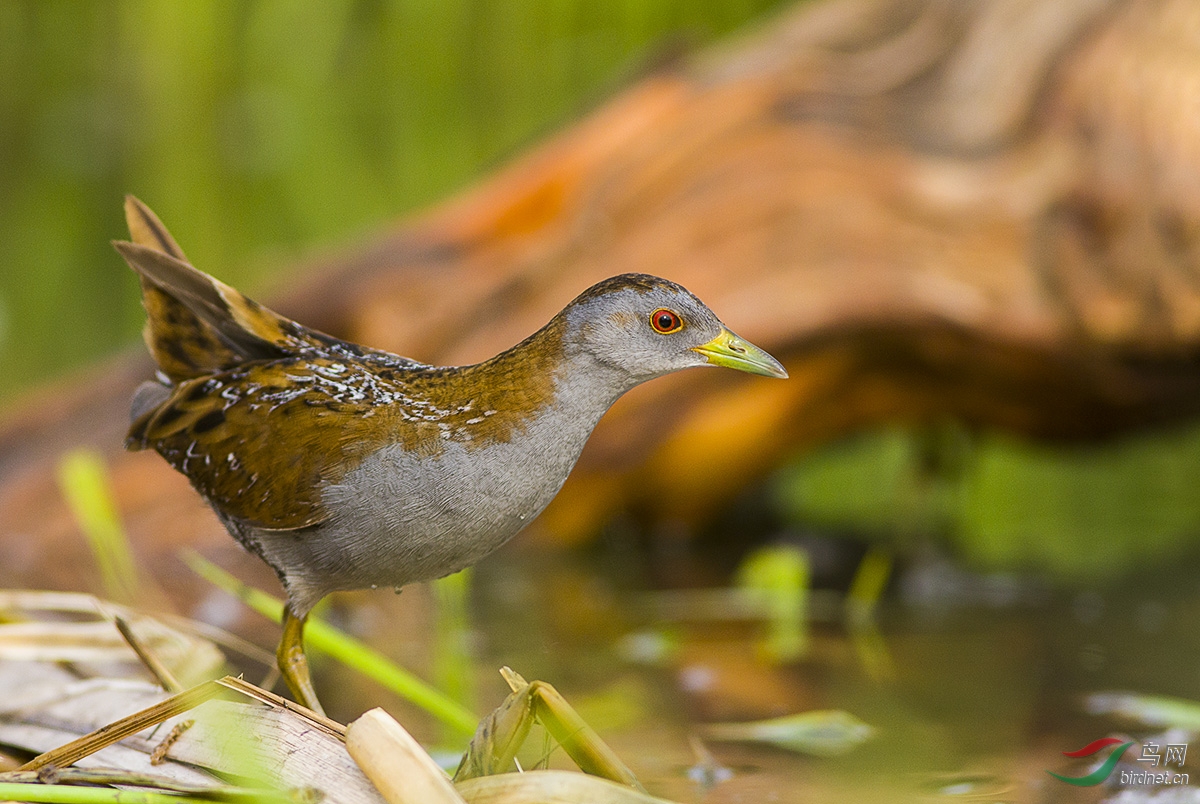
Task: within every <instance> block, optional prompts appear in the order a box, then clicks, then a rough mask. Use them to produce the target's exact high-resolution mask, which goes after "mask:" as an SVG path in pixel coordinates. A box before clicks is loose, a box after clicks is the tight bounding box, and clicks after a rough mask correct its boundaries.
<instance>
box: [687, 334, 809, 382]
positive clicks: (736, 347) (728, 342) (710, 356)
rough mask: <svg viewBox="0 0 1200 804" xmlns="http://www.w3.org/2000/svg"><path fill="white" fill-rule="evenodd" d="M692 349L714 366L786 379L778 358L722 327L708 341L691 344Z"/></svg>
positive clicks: (785, 372) (784, 370) (785, 373)
mask: <svg viewBox="0 0 1200 804" xmlns="http://www.w3.org/2000/svg"><path fill="white" fill-rule="evenodd" d="M692 351H694V352H699V353H700V354H702V355H704V358H705V359H706V360H707V361H708V362H709V363H712V364H713V365H714V366H724V367H725V368H731V369H737V370H738V371H746V372H749V373H750V374H761V375H763V376H764V377H779V378H783V379H786V378H787V375H788V373H787V370H786V369H784V367H783V365H782V364H780V362H779V361H778V360H776V359H775V358H773V357H771V356H770V355H769V354H767V353H766V352H764V351H763V350H762V349H759V348H758V347H757V346H755V345H754V344H752V343H750V341H745V340H742V339H741V338H739V337H738V336H737V335H734V334H733V333H732V332H730V331H729V330H727V329H722V330H721V334H720V335H718V336H717V337H715V338H713V339H712V340H711V341H709V342H708V343H706V344H702V345H701V346H693V347H692Z"/></svg>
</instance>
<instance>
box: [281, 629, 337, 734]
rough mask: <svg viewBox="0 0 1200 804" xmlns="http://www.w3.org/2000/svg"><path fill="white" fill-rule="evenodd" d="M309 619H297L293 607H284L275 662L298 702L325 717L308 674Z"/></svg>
mask: <svg viewBox="0 0 1200 804" xmlns="http://www.w3.org/2000/svg"><path fill="white" fill-rule="evenodd" d="M307 619H308V615H305V616H303V617H297V616H296V615H295V614H294V613H292V608H291V606H284V607H283V636H282V638H280V640H279V649H278V650H277V651H276V652H275V660H276V661H277V662H278V663H279V672H280V673H282V674H283V680H284V681H286V682H287V685H288V689H290V690H291V691H292V695H294V696H295V697H296V700H297V701H298V702H300V703H301V704H303V705H304V706H307V707H308V708H309V709H311V710H313V711H314V712H316V713H318V714H321V715H323V714H325V710H324V709H322V708H321V702H320V701H318V700H317V691H316V690H315V689H313V683H312V676H310V675H309V673H308V658H307V657H306V656H305V655H304V622H305V621H306V620H307Z"/></svg>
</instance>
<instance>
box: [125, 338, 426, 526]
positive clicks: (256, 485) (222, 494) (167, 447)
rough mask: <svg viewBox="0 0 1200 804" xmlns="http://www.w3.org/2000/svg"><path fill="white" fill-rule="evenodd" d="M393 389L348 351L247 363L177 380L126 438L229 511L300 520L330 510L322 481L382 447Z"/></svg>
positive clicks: (283, 522)
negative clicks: (376, 429)
mask: <svg viewBox="0 0 1200 804" xmlns="http://www.w3.org/2000/svg"><path fill="white" fill-rule="evenodd" d="M331 378H332V379H331ZM396 393H397V387H396V386H393V385H391V384H390V383H389V382H388V381H387V380H386V379H385V378H383V377H381V376H380V375H379V374H376V373H374V372H371V371H370V370H368V369H365V368H363V367H361V366H358V365H355V364H352V363H349V362H348V361H347V362H340V361H334V360H326V359H314V360H304V359H300V358H290V359H286V360H277V361H272V362H266V363H257V364H249V365H245V366H241V367H239V368H237V369H234V370H231V371H227V372H223V373H220V374H214V375H211V376H208V377H199V378H196V379H192V380H187V381H185V382H183V383H181V384H179V385H178V386H177V387H176V388H175V389H174V392H173V393H172V394H171V396H170V398H168V399H167V400H166V401H165V402H164V403H162V404H161V405H160V406H158V407H157V408H156V409H155V410H153V411H151V412H149V413H148V414H146V415H144V416H142V417H141V418H140V419H139V420H137V421H136V422H134V424H133V426H132V427H131V428H130V432H129V437H128V439H127V441H126V445H127V446H128V447H129V448H131V449H153V450H156V451H157V452H158V453H159V454H160V455H162V456H163V458H165V459H166V460H167V462H168V463H170V464H171V465H172V466H173V467H175V469H177V470H178V471H179V472H181V473H182V474H184V475H185V476H186V477H187V478H188V480H190V481H191V483H192V485H193V486H194V487H195V489H196V490H197V491H198V492H200V494H202V495H203V496H204V497H205V498H206V499H207V500H208V501H209V502H210V503H211V504H212V505H213V506H214V507H216V508H217V509H218V510H220V511H221V512H222V513H224V514H226V515H228V516H231V517H233V518H235V519H237V520H239V521H241V522H245V523H247V524H250V525H253V526H255V527H259V528H269V529H293V528H303V527H307V526H310V525H315V524H317V523H319V522H321V521H323V520H324V519H325V517H326V512H325V511H324V510H323V508H322V506H321V502H320V496H319V487H320V485H321V483H322V481H335V480H337V479H339V478H340V477H341V475H342V474H344V473H345V472H346V471H348V470H349V469H351V468H353V467H354V466H356V465H357V464H358V462H359V461H360V460H361V459H362V458H363V457H364V456H365V455H367V454H369V453H370V452H371V451H372V450H373V449H375V448H377V446H378V443H379V442H378V439H377V438H372V432H373V431H372V425H374V424H375V423H376V419H375V416H374V414H375V412H376V411H377V410H378V407H379V405H381V404H382V403H383V400H384V397H385V396H387V395H389V394H391V395H395V394H396ZM413 427H414V428H415V427H416V425H413Z"/></svg>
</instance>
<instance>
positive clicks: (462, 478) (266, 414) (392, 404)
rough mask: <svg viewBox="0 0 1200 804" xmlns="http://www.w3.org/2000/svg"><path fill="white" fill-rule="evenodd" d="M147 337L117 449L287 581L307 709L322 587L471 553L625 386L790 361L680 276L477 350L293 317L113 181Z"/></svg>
mask: <svg viewBox="0 0 1200 804" xmlns="http://www.w3.org/2000/svg"><path fill="white" fill-rule="evenodd" d="M125 216H126V221H127V223H128V226H129V230H130V235H131V240H132V242H127V241H114V243H113V245H114V247H115V248H116V250H117V251H118V252H119V253H120V255H121V256H122V257H123V258H124V259H125V261H126V262H127V263H128V264H129V266H130V267H131V268H132V269H133V270H134V272H135V273H136V274H137V276H138V279H139V281H140V284H141V294H142V304H143V306H144V307H145V310H146V324H145V327H144V329H143V339H144V341H145V343H146V346H147V348H148V349H149V351H150V354H151V356H152V357H153V358H154V361H155V363H156V364H157V371H156V373H155V377H154V379H152V380H147V381H145V382H143V383H142V384H141V385H140V386H139V387H138V389H137V391H136V392H135V393H134V396H133V399H132V402H131V406H130V420H131V423H130V427H129V431H128V435H127V437H126V441H125V446H126V448H127V449H130V450H135V451H136V450H154V451H155V452H157V453H158V454H159V455H161V456H162V457H163V458H164V459H165V460H166V461H167V463H168V464H170V465H171V466H172V467H173V468H174V469H176V470H177V471H179V472H180V473H182V474H183V475H184V476H186V477H187V479H188V480H189V481H190V483H191V485H192V487H193V488H194V489H195V490H196V491H197V492H198V493H199V494H200V496H201V497H202V498H203V499H204V500H205V501H206V502H207V503H208V505H209V506H210V507H211V508H212V509H213V511H214V512H215V513H216V515H217V517H218V519H219V520H220V521H221V523H222V524H223V525H224V526H225V528H226V529H227V530H228V531H229V533H230V534H231V535H232V536H233V537H234V538H235V539H237V541H239V542H240V543H241V544H242V545H243V546H244V547H245V548H246V549H248V550H249V551H250V552H252V553H255V554H256V555H258V556H259V557H260V558H261V559H262V560H263V561H265V562H266V563H267V564H268V565H269V566H270V567H271V568H272V569H273V570H274V571H275V573H276V575H277V576H278V577H279V580H280V583H281V584H282V586H283V588H284V590H285V591H286V603H285V605H284V611H283V621H282V636H281V639H280V642H279V647H278V650H277V652H276V658H277V661H278V664H279V669H280V673H281V675H282V677H283V679H284V680H285V682H286V683H287V686H288V687H289V689H290V690H291V692H292V694H293V695H294V696H295V698H296V700H297V701H298V702H299V703H301V704H302V705H304V706H306V707H308V708H309V709H311V710H313V711H315V712H318V713H323V711H324V710H323V709H322V707H321V704H320V701H319V700H318V698H317V694H316V690H315V688H314V686H313V683H312V679H311V675H310V672H309V668H308V662H307V658H306V656H305V653H304V641H303V634H304V625H305V622H306V620H307V617H308V615H309V613H310V612H311V611H312V608H313V606H315V605H316V604H317V602H318V601H320V600H321V599H322V598H324V597H325V596H326V595H328V594H330V593H332V592H336V591H341V590H352V589H366V588H375V587H389V588H396V589H399V588H400V587H402V586H404V585H407V584H410V583H414V582H419V581H428V580H433V579H437V578H440V577H443V576H446V575H450V574H452V573H455V572H457V571H459V570H461V569H464V568H465V567H468V566H471V565H473V564H475V563H476V562H478V561H479V560H480V559H482V558H483V557H484V556H485V555H487V554H488V553H491V552H492V551H493V550H495V549H497V548H498V547H500V546H501V545H502V544H504V543H505V542H507V541H508V540H509V539H510V538H512V537H513V536H514V535H516V534H517V533H518V532H519V531H521V530H522V529H523V528H524V527H525V526H526V525H527V524H529V522H531V521H532V520H533V519H534V518H535V517H536V516H537V515H538V514H539V513H540V512H541V511H542V509H544V508H545V507H546V505H548V504H549V502H550V501H551V499H553V498H554V496H555V494H557V493H558V490H559V489H560V488H561V487H562V485H563V482H564V481H565V480H566V478H567V475H568V474H569V472H570V471H571V468H572V466H573V465H574V464H575V461H576V459H577V458H578V456H579V454H580V452H581V451H582V449H583V446H584V444H585V443H586V441H587V440H588V437H589V435H590V434H591V432H592V430H593V428H595V426H596V424H597V423H598V422H599V420H600V418H601V417H602V416H603V415H604V413H605V412H606V411H607V410H608V408H609V407H610V406H611V405H612V404H613V403H614V402H615V401H616V400H617V398H618V397H620V396H621V395H622V394H624V393H625V392H626V391H628V390H630V389H631V388H633V387H635V386H637V385H639V384H641V383H643V382H646V381H648V380H651V379H654V378H656V377H660V376H663V375H665V374H669V373H671V372H674V371H678V370H681V369H685V368H690V367H693V366H724V367H728V368H732V369H737V370H740V371H744V372H749V373H751V374H759V375H764V376H768V377H779V378H786V377H787V372H786V370H785V369H784V367H783V366H782V365H781V364H780V363H779V362H778V361H777V360H775V358H773V357H771V356H770V355H769V354H768V353H767V352H765V351H764V350H762V349H760V348H759V347H757V346H754V345H753V344H751V343H750V342H748V341H746V340H744V339H742V338H740V337H738V336H737V335H736V334H734V333H733V332H732V331H731V330H730V329H729V328H728V327H726V326H725V325H724V324H722V323H721V321H720V319H718V318H717V316H716V315H715V314H714V313H713V312H712V311H711V310H710V309H709V308H708V307H707V306H706V305H705V304H704V303H703V302H701V301H700V300H699V299H698V298H697V297H696V296H694V295H693V294H692V293H691V292H689V291H688V290H686V289H685V288H683V287H682V286H680V285H678V284H676V283H674V282H671V281H669V280H666V279H662V278H659V277H656V276H650V275H647V274H635V273H626V274H621V275H618V276H613V277H611V278H609V279H605V280H603V281H601V282H599V283H598V284H595V285H593V286H592V287H590V288H588V289H586V290H584V291H583V292H582V293H580V294H579V296H578V297H576V298H575V299H574V300H573V301H571V302H570V303H569V304H567V306H566V307H565V308H563V310H562V311H561V312H559V313H558V314H557V315H555V316H554V317H553V318H552V319H551V320H550V321H549V323H547V324H546V325H545V326H544V327H542V328H541V329H540V330H538V331H537V332H535V333H533V334H532V335H530V336H529V337H528V338H526V339H525V340H523V341H521V342H520V343H518V344H517V345H515V346H513V347H512V348H510V349H508V350H506V351H503V352H501V353H500V354H498V355H496V356H495V357H492V358H491V359H488V360H484V361H483V362H481V363H476V364H473V365H465V366H433V365H428V364H425V363H421V362H418V361H416V360H412V359H410V358H407V357H401V356H399V355H396V354H392V353H390V352H386V351H382V350H379V349H373V348H370V347H367V346H362V345H358V344H355V343H351V342H349V341H344V340H341V339H339V338H335V337H333V336H331V335H327V334H325V333H323V332H319V331H317V330H315V329H310V328H308V327H305V326H303V325H301V324H298V323H296V322H295V321H292V320H290V319H288V318H286V317H284V316H282V315H279V314H278V313H275V312H273V311H272V310H270V309H268V308H267V307H264V306H262V305H260V304H258V303H257V302H255V301H253V300H251V299H250V298H248V297H246V296H244V295H243V294H241V293H240V292H238V291H237V290H235V289H234V288H232V287H230V286H229V285H226V284H224V283H222V282H221V281H219V280H217V279H216V278H214V277H212V276H210V275H208V274H206V273H204V272H202V271H200V270H199V269H197V268H195V267H193V266H192V265H191V264H190V263H189V262H188V260H187V257H186V256H185V255H184V253H183V251H182V249H180V247H179V245H178V244H177V243H176V242H175V240H174V238H173V237H172V236H171V234H170V233H169V232H168V231H167V229H166V227H165V226H164V225H163V224H162V222H161V221H160V220H159V219H158V217H157V216H156V215H155V214H154V213H153V212H152V211H151V210H150V209H149V208H148V207H147V206H146V205H145V204H143V203H142V202H141V201H139V200H138V199H137V198H134V197H133V196H128V197H127V198H126V201H125Z"/></svg>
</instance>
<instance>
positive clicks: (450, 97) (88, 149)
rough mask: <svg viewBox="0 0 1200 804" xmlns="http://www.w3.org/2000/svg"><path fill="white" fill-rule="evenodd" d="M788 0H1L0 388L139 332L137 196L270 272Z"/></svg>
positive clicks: (233, 269) (466, 176) (234, 266)
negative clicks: (131, 210) (125, 209)
mask: <svg viewBox="0 0 1200 804" xmlns="http://www.w3.org/2000/svg"><path fill="white" fill-rule="evenodd" d="M777 5H780V0H622V1H621V2H615V3H606V2H597V0H438V2H428V0H391V1H390V2H388V1H385V0H328V1H327V2H321V3H289V2H278V1H277V0H264V1H263V2H249V3H246V2H240V3H235V2H229V1H228V0H225V1H223V2H208V1H207V0H204V1H203V2H201V1H200V0H181V1H180V2H170V3H162V2H135V1H129V2H113V3H86V4H80V3H75V2H70V1H69V0H50V1H49V2H43V1H42V0H28V1H27V2H16V1H15V0H0V74H2V75H4V77H5V80H4V81H0V350H3V354H4V355H5V359H4V369H5V370H4V371H3V372H2V373H0V399H2V398H6V397H10V396H11V395H12V394H13V393H14V392H15V391H16V390H17V389H19V388H20V387H22V386H25V385H28V384H29V383H30V382H32V381H34V380H37V379H41V378H45V377H48V376H51V375H53V374H54V373H57V372H61V371H62V370H63V368H65V367H69V366H74V365H78V364H81V363H83V362H85V361H87V360H90V359H92V358H94V357H96V356H97V355H100V354H103V353H105V352H107V351H111V350H112V349H113V348H114V347H116V346H117V345H118V344H121V343H125V342H131V341H132V340H133V339H134V337H135V333H136V332H137V330H138V328H139V327H140V324H141V318H142V315H141V310H140V307H139V303H138V294H137V291H136V284H135V282H134V279H133V277H132V275H131V273H130V272H129V271H128V270H126V269H125V268H124V266H122V265H121V262H120V260H119V259H118V258H117V257H116V255H115V254H114V253H113V251H112V249H111V248H110V247H109V245H108V241H109V240H111V239H113V238H115V237H121V236H123V235H124V233H125V226H124V222H123V220H122V217H121V199H122V197H123V195H124V194H125V193H129V192H131V193H134V194H136V195H138V196H139V197H141V198H142V199H143V200H145V201H146V202H147V203H148V204H150V206H151V207H152V208H154V209H155V211H156V212H158V213H159V214H160V215H161V216H162V217H163V219H164V220H165V221H167V222H168V224H169V225H170V227H171V229H172V231H173V232H174V234H175V235H176V236H177V237H178V239H179V241H180V243H181V244H182V245H183V246H184V248H185V249H186V250H187V252H188V254H189V256H190V257H191V258H192V259H193V260H194V261H195V262H196V263H197V264H198V265H201V266H203V267H204V268H206V269H207V270H211V271H214V272H217V273H219V274H220V275H221V277H222V278H223V279H225V280H227V281H230V282H231V283H232V284H235V285H240V286H248V287H249V289H250V290H252V291H253V290H255V289H256V287H257V286H259V285H263V284H269V283H267V282H265V281H264V280H263V275H264V274H265V273H266V272H267V267H266V266H282V265H284V264H286V263H287V262H289V261H290V260H291V259H293V258H294V257H295V256H296V255H298V254H299V253H301V252H303V251H306V250H309V249H311V248H312V247H313V245H314V244H317V243H330V242H332V241H334V240H344V241H352V240H354V238H355V237H356V236H357V235H359V234H361V233H364V232H367V231H371V230H374V229H378V228H379V227H380V226H381V225H382V224H383V223H384V222H386V221H390V220H392V219H394V218H395V216H396V215H397V214H399V213H402V212H405V211H409V210H413V209H415V208H417V207H421V206H423V205H426V204H429V203H430V202H432V201H434V200H436V199H438V198H441V197H443V196H446V195H447V194H449V193H450V192H451V191H452V190H454V189H456V188H458V187H461V186H463V185H465V184H468V183H469V182H470V181H471V180H473V179H475V178H477V177H478V176H480V175H481V174H482V173H484V172H485V171H486V170H487V169H488V168H491V167H494V166H496V165H497V164H498V163H500V162H501V161H502V160H503V158H504V157H505V156H507V155H510V154H512V153H513V152H514V151H517V150H519V149H520V147H521V146H523V145H524V144H527V143H529V142H531V141H533V140H535V139H536V138H537V136H538V135H539V134H542V133H545V132H548V131H550V130H552V129H554V128H555V127H557V126H559V125H561V124H563V123H564V122H566V121H568V120H569V119H571V118H572V117H574V116H576V115H578V114H579V113H580V112H581V111H583V110H585V109H586V108H587V107H588V106H589V105H590V104H591V103H594V102H596V101H598V100H599V99H601V98H603V97H604V96H606V95H607V94H608V93H609V92H610V91H612V90H615V89H616V88H618V87H619V86H620V85H622V84H623V83H625V82H627V81H629V80H632V79H633V78H635V77H636V74H637V73H638V71H639V70H644V69H647V65H649V64H650V63H651V62H652V61H653V59H655V58H659V57H661V56H663V55H664V54H666V53H667V52H669V51H670V50H671V49H672V48H673V45H672V43H673V42H683V43H685V44H686V45H688V46H699V45H701V44H703V43H705V42H707V41H709V40H711V39H713V38H715V37H718V36H721V35H723V34H726V33H728V32H729V31H731V30H733V29H735V28H737V27H739V26H741V25H743V24H744V23H746V22H747V21H748V20H750V19H751V18H753V17H755V16H756V15H758V14H760V13H762V12H763V11H765V10H767V9H769V8H771V7H774V6H777ZM268 251H272V252H274V253H268Z"/></svg>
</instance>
